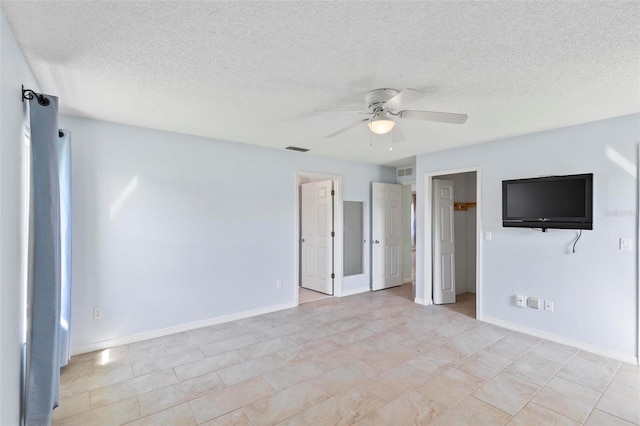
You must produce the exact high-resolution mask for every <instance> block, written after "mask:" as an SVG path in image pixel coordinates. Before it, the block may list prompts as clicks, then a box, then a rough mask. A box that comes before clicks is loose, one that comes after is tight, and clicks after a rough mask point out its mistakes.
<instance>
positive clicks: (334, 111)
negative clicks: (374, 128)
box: [311, 109, 370, 114]
mask: <svg viewBox="0 0 640 426" xmlns="http://www.w3.org/2000/svg"><path fill="white" fill-rule="evenodd" d="M311 112H317V113H321V114H370V113H369V111H362V110H358V111H356V110H340V109H314V110H312V111H311Z"/></svg>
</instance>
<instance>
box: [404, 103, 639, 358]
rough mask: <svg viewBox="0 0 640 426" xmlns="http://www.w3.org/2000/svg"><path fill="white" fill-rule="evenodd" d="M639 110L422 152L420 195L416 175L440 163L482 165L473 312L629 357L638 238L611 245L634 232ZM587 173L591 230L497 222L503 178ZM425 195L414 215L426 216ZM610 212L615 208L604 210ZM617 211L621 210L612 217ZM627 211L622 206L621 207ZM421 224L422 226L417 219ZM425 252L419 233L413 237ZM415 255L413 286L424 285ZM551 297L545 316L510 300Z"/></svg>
mask: <svg viewBox="0 0 640 426" xmlns="http://www.w3.org/2000/svg"><path fill="white" fill-rule="evenodd" d="M639 130H640V114H634V115H630V116H625V117H618V118H612V119H609V120H602V121H597V122H592V123H587V124H583V125H579V126H572V127H567V128H562V129H557V130H550V131H546V132H540V133H535V134H530V135H526V136H521V137H514V138H510V139H505V140H500V141H496V142H490V143H485V144H481V145H475V146H470V147H466V148H460V149H453V150H449V151H442V152H438V153H433V154H427V155H421V156H419V157H418V158H417V168H418V174H417V176H418V180H417V182H418V196H419V197H421V196H422V194H424V176H425V174H426V173H431V172H435V171H439V170H453V169H461V168H467V167H476V166H479V167H480V168H481V174H480V176H481V187H482V190H481V203H482V206H481V207H482V208H481V212H482V213H481V214H482V217H481V223H482V229H480V230H479V231H480V232H483V231H491V232H492V233H493V239H492V241H481V244H482V246H481V247H482V265H481V270H482V284H481V288H480V291H481V312H482V315H483V316H484V317H486V319H497V320H499V321H504V322H506V323H509V324H512V325H516V326H519V327H525V328H529V329H532V330H537V331H540V332H542V333H547V334H549V335H553V336H558V337H560V338H562V339H565V340H568V341H572V342H577V343H580V344H582V345H585V346H588V347H593V348H598V349H602V350H603V351H608V353H611V354H612V355H615V356H619V357H622V358H625V357H626V358H625V359H630V358H633V357H635V356H637V353H636V352H637V342H636V341H637V336H638V330H637V309H638V306H637V303H638V302H637V301H638V294H637V291H638V281H637V262H636V259H637V245H636V244H635V242H634V247H633V250H631V251H621V250H619V249H618V240H619V238H620V237H630V238H633V239H634V241H635V239H636V238H637V235H638V234H637V231H638V230H637V223H636V221H637V218H636V212H637V211H636V209H637V206H638V197H637V188H638V186H637V178H636V176H635V175H636V173H637V172H636V171H637V161H636V158H637V155H638V154H637V151H638V143H639V142H640V136H639V135H640V133H639ZM574 173H594V205H593V215H594V230H592V231H584V232H583V235H582V239H581V240H580V242H579V243H578V245H577V252H576V253H575V254H571V253H570V244H571V242H572V241H573V240H574V239H575V237H576V235H577V231H572V230H549V232H547V233H540V232H533V231H531V230H529V229H518V228H503V227H502V210H501V209H502V189H501V181H502V180H504V179H516V178H527V177H534V176H542V175H564V174H574ZM423 203H424V198H422V201H419V202H418V207H419V212H418V219H419V220H421V221H424V205H423ZM612 212H614V213H612ZM615 212H622V213H620V214H617V213H615ZM625 212H626V213H625ZM420 227H421V229H424V223H423V224H421V225H420ZM418 238H419V239H418V253H417V254H418V259H421V258H424V255H425V251H424V250H425V240H424V232H422V233H420V234H419V236H418ZM424 269H425V268H424V265H422V264H421V262H418V270H417V274H418V286H419V288H418V292H419V293H420V292H423V293H422V294H424V290H425V288H424V286H425V282H426V280H425V276H424V274H425V270H424ZM517 293H518V294H524V295H527V296H538V297H540V298H541V299H549V300H552V301H554V302H555V311H554V312H553V313H550V312H545V311H544V310H539V311H538V310H533V309H522V308H518V307H515V306H514V303H513V296H514V295H515V294H517Z"/></svg>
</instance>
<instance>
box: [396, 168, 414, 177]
mask: <svg viewBox="0 0 640 426" xmlns="http://www.w3.org/2000/svg"><path fill="white" fill-rule="evenodd" d="M412 175H413V167H408V168H406V169H398V177H407V176H412Z"/></svg>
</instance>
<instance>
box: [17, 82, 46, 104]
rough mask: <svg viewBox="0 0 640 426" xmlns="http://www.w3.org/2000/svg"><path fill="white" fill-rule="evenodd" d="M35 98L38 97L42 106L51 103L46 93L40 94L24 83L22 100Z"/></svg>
mask: <svg viewBox="0 0 640 426" xmlns="http://www.w3.org/2000/svg"><path fill="white" fill-rule="evenodd" d="M33 98H36V99H37V100H38V103H39V104H40V105H42V106H47V105H49V99H47V97H46V96H45V95H41V94H38V93H36V92H34V91H33V90H31V89H25V88H24V85H22V102H24V100H25V99H27V100H31V99H33Z"/></svg>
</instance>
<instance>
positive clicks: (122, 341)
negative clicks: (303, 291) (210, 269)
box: [71, 303, 297, 356]
mask: <svg viewBox="0 0 640 426" xmlns="http://www.w3.org/2000/svg"><path fill="white" fill-rule="evenodd" d="M296 306H297V305H296V304H295V303H285V304H282V305H274V306H267V307H265V308H259V309H254V310H251V311H244V312H238V313H236V314H230V315H223V316H221V317H216V318H209V319H206V320H202V321H195V322H190V323H187V324H180V325H176V326H172V327H167V328H161V329H158V330H153V331H147V332H144V333H139V334H133V335H130V336H122V337H116V338H113V339H107V340H102V341H100V342H94V343H88V344H86V345H79V346H72V347H71V355H72V356H73V355H79V354H84V353H87V352H93V351H99V350H102V349H108V348H112V347H114V346H121V345H128V344H129V343H135V342H140V341H142V340H148V339H153V338H156V337H162V336H168V335H170V334H175V333H182V332H183V331H188V330H194V329H196V328H202V327H208V326H210V325H216V324H222V323H224V322H229V321H235V320H239V319H243V318H249V317H254V316H256V315H262V314H268V313H270V312H276V311H282V310H284V309H289V308H295V307H296Z"/></svg>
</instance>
